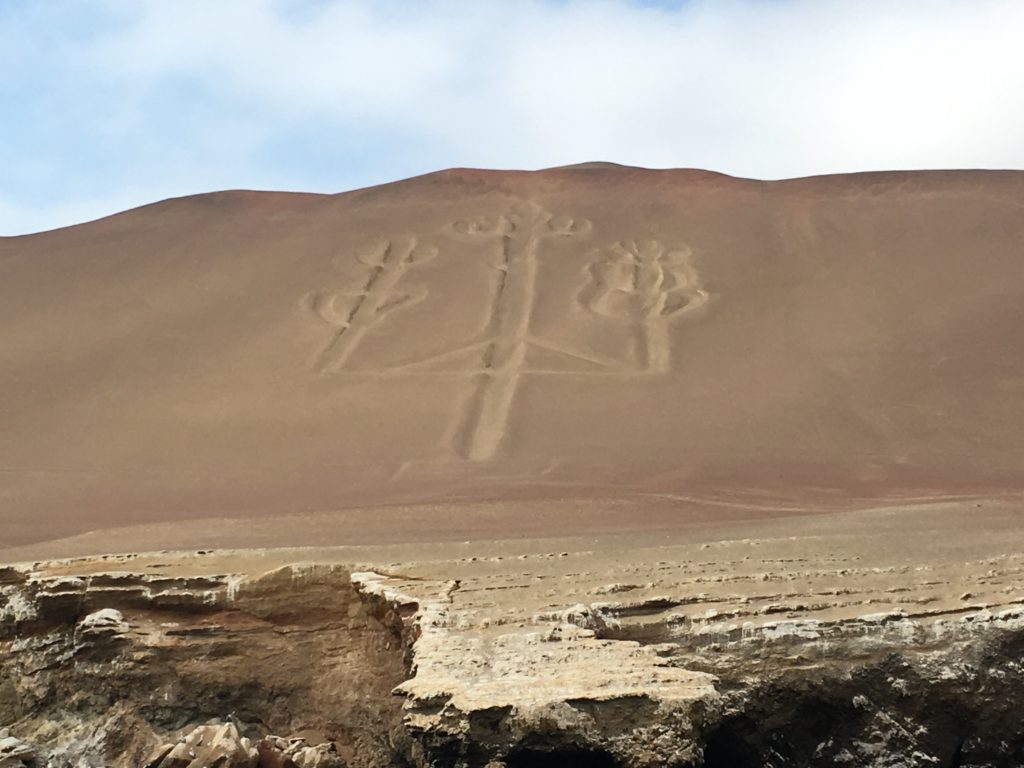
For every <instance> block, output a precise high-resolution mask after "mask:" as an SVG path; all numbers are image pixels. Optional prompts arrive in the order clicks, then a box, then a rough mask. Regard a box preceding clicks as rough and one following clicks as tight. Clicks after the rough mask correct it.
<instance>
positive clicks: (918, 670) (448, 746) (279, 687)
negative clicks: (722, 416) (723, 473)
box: [0, 537, 1024, 768]
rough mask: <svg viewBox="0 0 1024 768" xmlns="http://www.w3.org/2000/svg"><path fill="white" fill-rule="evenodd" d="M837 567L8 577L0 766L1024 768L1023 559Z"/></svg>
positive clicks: (210, 571) (248, 567)
mask: <svg viewBox="0 0 1024 768" xmlns="http://www.w3.org/2000/svg"><path fill="white" fill-rule="evenodd" d="M829 541H832V540H831V539H827V538H826V539H823V540H822V541H821V542H820V543H822V544H823V547H822V551H825V550H829V551H831V552H832V554H831V555H829V556H814V557H811V556H806V555H805V556H801V555H800V554H799V552H800V551H806V545H807V538H806V537H795V538H792V539H789V538H783V539H777V540H774V541H773V540H769V539H754V538H751V539H732V540H722V541H717V542H716V541H709V542H705V543H702V544H694V545H688V546H681V545H676V546H670V547H657V548H653V549H651V550H649V551H645V552H640V551H638V550H633V551H631V552H630V553H629V556H628V557H622V558H620V559H618V560H616V559H615V558H610V557H609V555H608V552H607V551H605V550H601V549H595V550H592V551H586V550H580V551H573V552H569V551H543V550H542V549H538V548H537V547H534V548H533V550H532V551H529V552H527V553H525V554H519V555H516V556H508V555H503V554H491V555H489V556H487V555H485V556H480V555H476V556H472V557H461V558H454V557H451V556H450V555H446V557H444V558H440V559H434V560H421V561H407V562H395V561H391V562H385V561H383V560H381V561H378V562H377V563H375V564H374V563H369V562H364V563H361V564H360V563H357V562H355V561H351V562H350V563H349V564H348V565H345V564H342V563H339V562H335V561H334V559H335V558H334V557H332V556H331V555H330V553H328V552H322V553H320V554H322V555H324V557H323V562H322V563H319V564H315V565H314V564H309V563H305V564H295V563H293V564H290V565H289V564H287V563H286V562H285V561H286V560H287V559H289V558H291V557H293V556H294V554H295V553H280V554H278V555H276V556H272V555H270V554H267V553H264V554H263V555H261V556H259V557H254V556H252V555H251V554H249V555H246V554H244V553H236V554H232V553H208V554H207V555H203V556H200V555H195V554H193V555H187V556H186V555H176V554H170V553H168V554H163V555H151V556H144V557H131V558H108V559H92V560H79V561H69V562H62V563H48V564H36V565H33V566H22V567H17V568H7V569H5V570H3V572H2V573H0V581H2V587H0V590H2V596H0V615H2V616H3V620H2V625H0V626H2V628H0V633H2V635H0V637H2V640H0V653H2V655H0V723H2V725H3V727H5V728H7V729H8V730H7V731H6V732H5V734H4V736H3V737H2V739H0V749H3V750H6V751H2V752H0V760H2V761H4V762H3V763H2V764H3V765H4V768H21V766H32V765H37V766H42V765H64V764H70V765H75V766H78V765H82V766H84V765H115V766H122V765H123V766H128V765H133V766H134V765H147V766H151V767H152V768H170V767H171V766H174V768H185V767H186V766H188V767H189V768H192V767H193V766H194V768H200V766H203V765H221V766H239V767H241V766H253V768H256V766H293V765H294V766H299V768H309V767H310V766H318V767H324V766H331V767H333V766H340V765H348V766H436V767H441V766H485V765H490V766H492V768H495V767H496V766H502V765H504V766H506V767H507V768H516V766H544V765H570V766H571V765H593V766H636V767H637V768H647V767H650V766H680V767H682V766H688V767H690V768H697V767H698V766H705V767H706V768H722V767H724V766H734V767H737V768H744V767H745V766H773V767H774V766H779V767H780V768H781V766H794V765H815V766H817V765H821V766H825V765H829V766H831V765H850V766H903V765H915V766H916V765H921V766H931V765H934V766H950V767H952V766H959V767H960V768H963V767H964V766H1007V767H1008V766H1015V765H1021V764H1022V763H1024V726H1022V725H1021V723H1020V720H1019V717H1018V716H1017V714H1018V713H1017V709H1016V708H1015V705H1014V702H1015V701H1019V700H1020V697H1021V696H1022V695H1024V668H1022V665H1021V662H1020V659H1021V655H1022V653H1021V651H1022V649H1024V583H1022V582H1024V578H1022V574H1024V566H1022V562H1021V558H1020V556H1015V555H1013V554H1012V553H999V554H998V556H992V557H986V558H981V559H974V560H971V559H964V558H961V557H958V553H959V548H960V547H961V545H962V542H949V541H948V540H947V542H946V543H945V544H943V545H942V546H938V545H935V546H932V547H930V548H929V551H932V552H935V553H937V554H936V556H934V557H932V558H924V557H921V558H917V559H916V560H914V561H912V564H911V563H908V562H906V561H905V559H904V561H903V562H902V563H901V562H900V561H899V559H898V558H896V557H895V556H893V555H887V554H885V553H884V552H883V551H882V549H881V548H880V547H878V546H877V542H875V543H872V542H871V541H864V540H862V541H861V543H860V545H859V546H860V547H861V548H860V549H858V548H857V547H847V549H846V550H845V551H839V550H838V549H831V550H830V549H829V547H828V546H827V544H828V543H829ZM1012 545H1013V542H1012V541H1008V542H1007V546H1008V547H1010V546H1012ZM904 549H905V548H904ZM272 734H276V735H272Z"/></svg>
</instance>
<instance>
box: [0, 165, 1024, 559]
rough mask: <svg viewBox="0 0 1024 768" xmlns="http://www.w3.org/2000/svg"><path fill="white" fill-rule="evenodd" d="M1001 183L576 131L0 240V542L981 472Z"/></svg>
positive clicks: (821, 505)
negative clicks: (395, 173) (578, 157)
mask: <svg viewBox="0 0 1024 768" xmlns="http://www.w3.org/2000/svg"><path fill="white" fill-rule="evenodd" d="M1022 208H1024V172H981V171H957V172H921V173H887V174H858V175H850V176H833V177H821V178H811V179H798V180H791V181H781V182H760V181H751V180H743V179H734V178H730V177H727V176H722V175H718V174H714V173H708V172H703V171H689V170H677V171H647V170H641V169H633V168H623V167H619V166H611V165H604V164H589V165H587V166H578V167H570V168H562V169H554V170H549V171H542V172H534V173H526V172H492V171H476V170H452V171H445V172H441V173H436V174H430V175H428V176H424V177H420V178H416V179H410V180H407V181H403V182H398V183H395V184H389V185H385V186H381V187H375V188H372V189H367V190H358V191H355V192H349V193H345V194H341V195H334V196H327V195H302V194H283V193H256V192H222V193H216V194H210V195H199V196H195V197H189V198H182V199H177V200H169V201H166V202H162V203H157V204H155V205H151V206H147V207H144V208H140V209H137V210H133V211H129V212H126V213H123V214H119V215H117V216H112V217H110V218H107V219H103V220H101V221H96V222H93V223H89V224H84V225H81V226H76V227H70V228H67V229H62V230H57V231H53V232H47V233H42V234H37V235H31V236H26V237H14V238H0V555H2V554H3V552H4V550H10V551H12V552H13V551H15V549H14V548H17V550H16V551H18V552H19V553H27V552H31V551H32V547H35V548H37V550H38V551H44V550H45V549H46V548H45V546H44V545H45V543H46V542H54V541H55V540H58V539H69V537H75V536H82V535H83V534H87V533H88V532H90V531H93V532H96V531H99V532H103V531H108V533H107V534H103V533H93V534H91V535H89V536H85V537H84V538H81V539H70V541H72V542H74V541H78V542H80V545H81V547H82V549H83V551H84V550H89V551H93V552H97V551H112V550H113V549H121V548H140V547H141V548H145V549H159V548H161V547H164V546H174V547H179V546H181V547H197V546H202V545H203V544H204V542H207V541H210V540H211V539H212V540H215V542H216V544H217V545H218V546H234V547H246V546H260V547H265V546H271V545H273V544H280V545H287V546H302V545H318V546H331V545H346V544H359V545H366V544H374V543H380V542H387V541H399V542H409V541H450V540H464V539H501V538H516V537H520V536H529V537H534V538H535V537H543V536H571V535H576V534H581V533H590V532H593V533H601V534H607V533H615V532H627V531H634V532H635V531H643V530H672V529H678V528H679V527H680V526H690V525H705V524H712V523H716V522H728V521H746V520H751V519H753V518H762V519H770V518H773V517H780V516H790V515H806V514H809V513H821V512H836V511H842V510H845V509H852V508H867V507H873V506H874V507H882V506H885V505H887V504H897V505H899V504H904V505H908V504H912V503H916V502H919V501H929V500H949V499H952V500H960V501H961V502H962V503H963V504H964V506H965V508H970V507H973V504H974V500H975V499H976V498H977V499H981V498H983V497H984V498H986V499H988V498H998V499H1000V500H1002V501H1006V500H1007V499H1008V500H1010V501H1011V502H1014V501H1016V500H1017V499H1018V498H1019V491H1020V490H1021V488H1022V487H1024V450H1021V445H1022V436H1024V354H1022V352H1024V348H1022V343H1024V342H1022V338H1024V336H1022V334H1021V329H1022V328H1024V211H1022ZM195 520H205V521H207V522H206V523H204V524H201V525H200V524H195V523H186V522H183V521H195ZM114 528H117V529H119V532H118V533H117V534H116V535H115V533H114V532H113V531H110V530H109V529H114ZM128 531H134V533H133V534H130V535H129V534H128V533H126V532H128ZM116 541H120V542H122V544H121V545H119V544H117V543H115V542H116ZM88 542H92V543H91V544H90V543H88ZM74 546H79V545H74ZM67 549H68V547H67V546H62V547H61V548H60V551H62V552H64V553H65V554H67ZM54 551H57V550H54Z"/></svg>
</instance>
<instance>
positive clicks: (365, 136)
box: [0, 0, 1024, 235]
mask: <svg viewBox="0 0 1024 768" xmlns="http://www.w3.org/2000/svg"><path fill="white" fill-rule="evenodd" d="M1022 41H1024V2H1022V1H1021V0H474V1H471V0H0V235H15V234H23V233H28V232H34V231H39V230H43V229H50V228H54V227H59V226H66V225H69V224H73V223H78V222H81V221H85V220H89V219H92V218H96V217H99V216H103V215H106V214H110V213H114V212H116V211H120V210H124V209H126V208H130V207H133V206H136V205H141V204H145V203H149V202H153V201H156V200H160V199H165V198H167V197H174V196H179V195H186V194H193V193H198V192H205V191H211V190H216V189H237V188H246V189H283V190H300V191H314V192H339V191H343V190H346V189H353V188H357V187H363V186H369V185H372V184H378V183H382V182H386V181H392V180H395V179H399V178H405V177H408V176H414V175H417V174H420V173H426V172H429V171H433V170H438V169H441V168H449V167H460V166H461V167H465V166H470V167H485V168H527V169H533V168H543V167H550V166H556V165H566V164H570V163H577V162H584V161H590V160H605V161H612V162H617V163H623V164H629V165H640V166H646V167H657V168H661V167H696V168H707V169H711V170H716V171H721V172H723V173H729V174H732V175H737V176H747V177H754V178H765V179H774V178H788V177H794V176H806V175H814V174H823V173H839V172H849V171H863V170H880V169H911V168H1024V55H1022V54H1021V52H1020V50H1021V45H1022Z"/></svg>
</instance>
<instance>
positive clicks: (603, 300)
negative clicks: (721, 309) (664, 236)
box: [580, 240, 708, 374]
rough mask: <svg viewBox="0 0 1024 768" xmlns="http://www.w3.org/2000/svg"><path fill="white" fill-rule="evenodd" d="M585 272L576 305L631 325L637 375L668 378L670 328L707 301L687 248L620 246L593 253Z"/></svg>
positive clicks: (647, 243)
mask: <svg viewBox="0 0 1024 768" xmlns="http://www.w3.org/2000/svg"><path fill="white" fill-rule="evenodd" d="M587 269H588V272H589V273H590V281H589V282H588V283H587V285H586V286H585V287H584V289H583V291H582V292H581V294H580V303H581V304H582V305H583V306H584V307H585V308H587V309H589V310H590V311H591V312H594V313H596V314H598V315H602V316H604V317H608V318H612V319H615V320H620V321H624V322H629V323H633V324H634V325H635V326H636V334H637V353H636V356H637V365H638V367H639V369H640V371H643V372H647V373H654V374H659V373H667V372H668V371H669V370H670V368H671V355H672V349H671V344H670V339H669V322H670V321H671V320H673V319H675V318H678V317H681V316H682V315H684V314H686V313H687V312H692V311H693V310H695V309H697V308H698V307H700V306H702V305H703V304H705V303H706V302H707V300H708V294H707V291H705V290H704V289H703V288H701V286H700V279H699V276H698V274H697V270H696V269H695V268H694V266H693V261H692V251H691V250H690V248H689V247H687V246H677V247H675V248H671V249H670V248H668V247H667V246H665V245H664V244H663V243H661V242H659V241H657V240H622V241H619V242H617V243H614V244H613V245H612V246H611V247H609V248H608V249H607V250H606V251H604V252H603V253H602V252H600V251H598V252H596V253H595V259H594V261H593V262H592V263H591V264H590V265H589V266H588V268H587Z"/></svg>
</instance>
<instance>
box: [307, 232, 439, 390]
mask: <svg viewBox="0 0 1024 768" xmlns="http://www.w3.org/2000/svg"><path fill="white" fill-rule="evenodd" d="M436 254H437V252H436V250H435V249H433V248H426V249H424V248H418V247H417V245H416V239H415V238H409V239H407V240H405V241H404V242H400V243H397V244H396V243H395V242H394V241H390V240H389V241H385V242H383V243H381V244H380V245H379V246H377V247H376V248H374V249H371V250H369V251H366V252H364V253H361V254H358V255H357V256H356V258H357V259H359V261H361V262H362V263H363V264H366V265H367V266H368V267H370V268H371V269H370V272H369V274H368V275H367V277H366V282H365V283H364V284H363V287H362V288H361V289H360V290H359V291H357V292H355V293H344V292H335V293H328V292H323V293H316V294H313V296H312V298H311V305H312V308H313V311H314V312H316V313H317V314H318V315H319V316H320V317H321V318H322V319H323V320H326V321H327V322H328V323H330V324H331V325H335V326H337V327H338V330H337V332H336V333H335V334H334V337H333V338H332V339H331V341H330V342H329V343H328V344H327V347H326V348H325V349H324V350H323V352H321V354H320V357H319V358H318V360H317V362H316V365H315V367H314V368H315V370H316V371H317V372H318V373H329V372H331V371H337V370H339V369H341V368H342V367H344V365H345V363H346V362H347V361H348V359H349V357H351V355H352V353H353V352H354V351H355V350H356V348H357V347H358V346H359V344H360V342H361V341H362V340H363V337H364V336H365V335H366V333H367V331H369V330H370V328H371V327H372V326H373V324H374V323H376V322H377V321H378V320H380V319H382V318H383V317H385V316H386V315H387V314H388V313H390V312H392V311H394V310H396V309H398V308H399V307H403V306H404V307H409V306H412V305H413V304H417V303H419V302H420V301H422V300H423V299H424V298H426V295H427V289H426V288H425V287H422V286H420V287H416V288H407V289H403V290H399V289H397V285H398V282H399V281H400V280H401V279H402V275H404V274H405V272H406V270H408V269H409V267H410V266H411V265H413V264H417V263H422V262H424V261H429V260H430V259H432V258H434V256H435V255H436Z"/></svg>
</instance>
